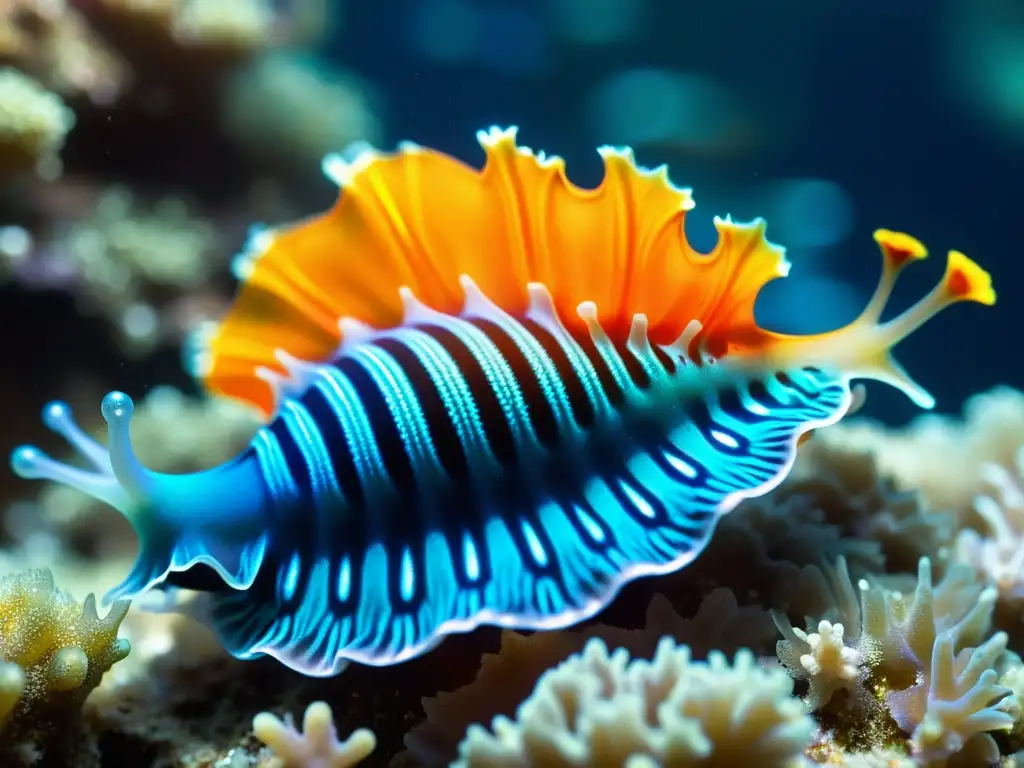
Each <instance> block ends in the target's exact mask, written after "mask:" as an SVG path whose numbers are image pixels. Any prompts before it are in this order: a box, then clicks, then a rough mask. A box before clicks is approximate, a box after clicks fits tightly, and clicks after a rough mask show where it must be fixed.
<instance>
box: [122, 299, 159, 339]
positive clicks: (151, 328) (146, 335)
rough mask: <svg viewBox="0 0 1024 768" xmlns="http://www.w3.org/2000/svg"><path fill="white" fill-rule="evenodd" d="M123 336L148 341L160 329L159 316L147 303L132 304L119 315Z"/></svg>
mask: <svg viewBox="0 0 1024 768" xmlns="http://www.w3.org/2000/svg"><path fill="white" fill-rule="evenodd" d="M121 327H122V330H123V331H124V334H125V336H127V337H128V338H129V339H132V340H135V341H149V340H151V339H153V338H154V337H155V336H156V335H157V332H158V331H159V329H160V318H159V317H158V316H157V312H156V310H155V309H154V308H153V307H151V306H149V305H148V304H142V303H139V304H133V305H131V306H130V307H128V309H126V310H125V312H124V314H123V315H122V316H121Z"/></svg>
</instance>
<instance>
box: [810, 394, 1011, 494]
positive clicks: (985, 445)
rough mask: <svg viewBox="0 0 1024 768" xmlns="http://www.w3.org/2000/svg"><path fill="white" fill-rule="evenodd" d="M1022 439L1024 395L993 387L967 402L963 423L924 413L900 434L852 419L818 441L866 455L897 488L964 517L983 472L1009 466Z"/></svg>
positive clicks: (834, 428)
mask: <svg viewBox="0 0 1024 768" xmlns="http://www.w3.org/2000/svg"><path fill="white" fill-rule="evenodd" d="M1022 437H1024V392H1020V391H1018V390H1015V389H1011V388H1009V387H996V388H995V389H992V390H991V391H989V392H983V393H981V394H979V395H975V396H974V397H972V398H971V399H970V400H968V401H967V402H966V403H965V405H964V416H963V419H962V421H960V420H954V419H950V418H948V417H945V416H939V415H934V414H927V415H924V416H920V417H918V418H917V419H915V421H914V422H913V423H912V424H911V425H910V426H909V427H907V428H905V429H888V428H886V427H883V426H882V425H880V424H877V423H874V422H870V421H861V420H857V419H854V420H851V421H849V422H843V423H842V424H839V425H837V426H835V427H832V428H830V429H827V430H823V431H822V434H821V436H820V438H819V440H820V441H821V442H822V443H825V444H828V445H831V446H842V447H845V448H855V449H859V450H866V451H870V452H872V453H873V454H874V455H875V456H876V457H877V460H878V464H879V468H880V469H881V471H882V473H883V474H885V475H886V476H891V477H893V478H894V479H895V481H896V483H897V485H898V486H899V487H900V488H902V489H906V490H913V491H919V492H920V493H921V494H922V495H923V497H924V499H925V501H926V502H927V503H928V504H929V506H931V507H934V508H936V509H952V510H955V511H957V512H962V513H969V512H970V510H971V505H972V502H973V500H974V497H975V496H976V495H977V493H978V492H979V491H980V490H981V486H982V480H983V476H984V470H983V468H984V467H985V466H987V465H989V464H999V465H1001V466H1004V467H1009V466H1012V464H1013V459H1014V456H1015V454H1016V452H1017V449H1018V447H1019V446H1020V444H1021V440H1022ZM816 442H817V441H816Z"/></svg>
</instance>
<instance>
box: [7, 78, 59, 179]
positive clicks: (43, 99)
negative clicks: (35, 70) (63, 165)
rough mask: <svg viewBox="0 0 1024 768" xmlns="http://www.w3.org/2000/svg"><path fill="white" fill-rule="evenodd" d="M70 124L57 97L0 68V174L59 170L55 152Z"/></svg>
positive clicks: (32, 82)
mask: <svg viewBox="0 0 1024 768" xmlns="http://www.w3.org/2000/svg"><path fill="white" fill-rule="evenodd" d="M74 124H75V116H74V113H73V112H72V111H71V110H70V109H68V107H67V106H66V105H65V104H64V102H63V100H62V99H61V98H60V97H59V96H58V95H56V94H55V93H51V92H50V91H47V90H46V89H45V88H44V87H43V86H42V85H40V84H39V83H37V82H36V81H35V80H32V79H31V78H29V77H27V76H25V75H23V74H22V73H21V72H19V71H18V70H16V69H12V68H10V67H5V68H3V69H0V172H2V173H4V174H16V173H24V172H26V171H39V172H40V173H44V174H45V173H53V172H54V171H56V170H59V167H60V163H59V159H58V157H57V153H58V152H59V151H60V149H61V147H63V146H64V139H65V137H66V136H67V134H68V131H70V130H71V128H72V126H74Z"/></svg>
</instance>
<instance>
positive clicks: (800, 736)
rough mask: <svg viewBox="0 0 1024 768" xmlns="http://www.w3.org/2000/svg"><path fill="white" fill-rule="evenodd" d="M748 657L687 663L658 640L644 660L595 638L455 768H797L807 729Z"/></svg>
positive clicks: (774, 674) (476, 741) (780, 682)
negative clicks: (496, 767)
mask: <svg viewBox="0 0 1024 768" xmlns="http://www.w3.org/2000/svg"><path fill="white" fill-rule="evenodd" d="M791 691H792V683H791V681H790V680H789V679H788V677H787V676H786V675H785V674H784V673H783V672H781V671H779V670H766V669H763V668H761V667H759V666H758V665H757V663H756V661H755V660H754V657H753V655H752V654H751V653H750V652H749V651H741V652H739V653H738V654H737V655H736V658H735V661H734V663H733V664H732V665H730V664H729V663H728V661H727V660H726V658H725V656H724V655H722V654H720V653H717V652H716V653H713V654H711V656H710V657H709V658H708V661H707V662H694V661H692V660H691V658H690V652H689V649H688V648H687V647H686V646H677V645H675V644H674V643H673V642H672V641H671V640H670V639H668V638H666V639H665V640H663V641H662V642H661V643H660V644H659V646H658V650H657V652H656V654H655V656H654V659H653V660H651V661H647V660H643V659H640V660H634V661H632V662H630V660H629V654H628V653H627V652H626V650H625V649H621V648H620V649H618V650H616V651H615V652H614V653H611V654H609V652H608V649H607V646H606V645H605V644H604V642H603V641H602V640H600V639H599V638H594V639H592V640H590V641H589V642H588V643H587V645H586V647H585V648H584V650H583V652H582V653H581V654H578V655H574V656H572V657H570V658H569V659H568V660H567V661H565V662H563V663H562V664H561V665H560V666H558V667H556V668H555V669H552V670H550V671H548V672H547V673H545V674H544V675H543V676H542V677H541V678H540V680H539V681H538V683H537V686H536V688H535V689H534V692H533V694H532V695H531V696H530V698H528V699H527V700H526V701H525V702H524V703H523V704H522V705H521V706H520V707H519V709H518V711H517V713H516V719H515V720H514V721H513V720H510V719H509V718H506V717H497V718H495V720H494V722H493V725H492V731H488V730H486V729H485V728H484V727H482V726H480V725H474V726H472V727H471V728H470V729H469V731H468V732H467V734H466V739H465V740H464V741H463V743H462V744H461V745H460V748H459V760H458V761H457V762H456V763H455V765H457V766H471V765H472V766H486V765H501V766H513V765H522V766H530V765H534V766H536V765H545V766H557V765H565V766H576V765H583V764H586V765H591V766H602V765H607V766H620V765H626V764H629V765H657V764H660V765H694V766H697V765H703V766H719V765H720V766H731V765H759V766H765V768H771V766H796V765H804V764H805V759H804V757H803V750H804V749H805V748H807V747H808V746H809V745H810V743H811V737H812V735H813V732H814V724H813V722H812V721H811V720H810V718H808V717H807V716H806V715H805V714H804V713H803V711H802V707H801V705H800V703H799V701H798V700H797V699H795V698H793V697H792V696H791V695H790V694H791Z"/></svg>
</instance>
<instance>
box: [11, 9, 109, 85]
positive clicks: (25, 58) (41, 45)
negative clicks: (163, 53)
mask: <svg viewBox="0 0 1024 768" xmlns="http://www.w3.org/2000/svg"><path fill="white" fill-rule="evenodd" d="M0 61H4V62H6V63H9V64H13V65H15V66H17V68H18V69H20V70H22V71H23V72H25V73H26V74H28V75H30V76H32V77H34V78H37V79H38V80H40V81H41V82H42V83H43V84H44V85H45V86H46V87H47V88H50V89H52V90H54V91H56V92H57V93H59V94H61V95H63V96H67V97H75V96H78V95H79V94H85V95H86V96H88V97H89V98H90V99H91V100H92V101H94V102H96V103H99V104H109V103H110V102H111V101H113V100H114V99H115V98H116V97H117V96H119V95H120V94H121V93H122V91H123V90H124V88H125V87H126V86H127V83H128V76H129V72H128V68H127V65H126V64H125V62H124V61H123V60H122V59H121V57H120V56H118V55H117V54H116V53H115V52H114V51H113V50H112V49H111V48H110V47H109V46H108V45H106V44H105V43H104V42H103V41H102V40H101V39H100V38H99V36H98V35H96V34H95V32H94V31H93V29H92V28H91V27H90V25H89V23H88V21H87V20H86V18H85V17H84V16H83V15H82V14H81V13H80V12H79V11H78V10H77V9H75V8H74V7H72V6H71V4H70V3H68V2H67V1H66V0H5V2H3V3H0Z"/></svg>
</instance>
